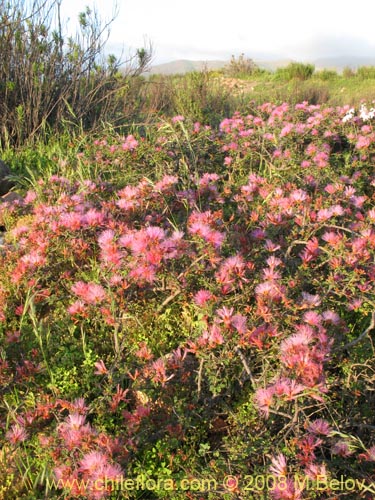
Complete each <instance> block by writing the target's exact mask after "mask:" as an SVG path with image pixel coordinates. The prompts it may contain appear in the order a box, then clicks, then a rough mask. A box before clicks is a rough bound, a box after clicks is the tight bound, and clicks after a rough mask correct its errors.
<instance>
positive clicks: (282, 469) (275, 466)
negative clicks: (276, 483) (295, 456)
mask: <svg viewBox="0 0 375 500" xmlns="http://www.w3.org/2000/svg"><path fill="white" fill-rule="evenodd" d="M271 462H272V465H271V467H270V472H271V473H272V474H274V475H275V476H277V477H280V476H286V475H287V473H288V466H287V462H286V458H285V456H284V455H283V454H282V453H279V454H278V455H277V456H276V457H272V458H271Z"/></svg>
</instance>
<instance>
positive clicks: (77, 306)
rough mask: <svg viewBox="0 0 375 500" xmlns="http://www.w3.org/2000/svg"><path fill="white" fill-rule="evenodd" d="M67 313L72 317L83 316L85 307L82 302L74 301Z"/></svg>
mask: <svg viewBox="0 0 375 500" xmlns="http://www.w3.org/2000/svg"><path fill="white" fill-rule="evenodd" d="M67 311H68V313H69V314H71V315H72V316H74V315H76V314H77V315H84V314H85V313H86V305H85V303H84V302H82V300H76V301H75V302H73V304H71V305H70V306H69V307H68V309H67Z"/></svg>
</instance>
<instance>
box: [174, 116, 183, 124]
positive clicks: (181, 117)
mask: <svg viewBox="0 0 375 500" xmlns="http://www.w3.org/2000/svg"><path fill="white" fill-rule="evenodd" d="M184 120H185V118H184V117H183V116H182V115H176V116H174V117H173V118H172V123H178V122H183V121H184Z"/></svg>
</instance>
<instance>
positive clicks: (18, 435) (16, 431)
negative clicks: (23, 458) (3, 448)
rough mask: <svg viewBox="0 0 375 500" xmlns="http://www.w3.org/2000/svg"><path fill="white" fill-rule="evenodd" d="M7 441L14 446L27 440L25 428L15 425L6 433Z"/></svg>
mask: <svg viewBox="0 0 375 500" xmlns="http://www.w3.org/2000/svg"><path fill="white" fill-rule="evenodd" d="M5 437H6V439H7V440H8V441H10V442H11V443H12V444H18V443H22V442H23V441H26V439H27V437H28V436H27V432H26V430H25V428H24V427H23V426H21V425H19V424H14V425H12V427H11V428H10V429H9V431H8V432H7V433H6V436H5Z"/></svg>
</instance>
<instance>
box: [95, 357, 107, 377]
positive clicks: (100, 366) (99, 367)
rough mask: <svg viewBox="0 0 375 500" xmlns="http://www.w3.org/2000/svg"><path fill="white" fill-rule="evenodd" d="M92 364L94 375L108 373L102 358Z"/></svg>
mask: <svg viewBox="0 0 375 500" xmlns="http://www.w3.org/2000/svg"><path fill="white" fill-rule="evenodd" d="M94 366H95V368H96V370H95V372H94V373H95V375H106V374H107V373H108V370H107V367H106V366H105V364H104V361H103V360H102V359H101V360H100V361H96V363H94Z"/></svg>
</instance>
